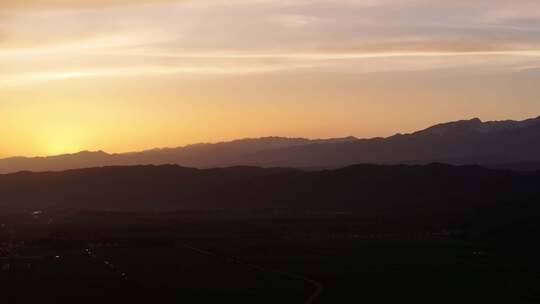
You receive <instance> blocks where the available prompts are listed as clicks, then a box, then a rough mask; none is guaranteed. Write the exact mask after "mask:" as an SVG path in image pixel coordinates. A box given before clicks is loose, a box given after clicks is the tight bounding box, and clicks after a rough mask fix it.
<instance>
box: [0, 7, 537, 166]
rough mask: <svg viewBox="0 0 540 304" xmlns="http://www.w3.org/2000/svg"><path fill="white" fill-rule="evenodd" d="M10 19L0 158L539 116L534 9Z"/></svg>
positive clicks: (44, 13)
mask: <svg viewBox="0 0 540 304" xmlns="http://www.w3.org/2000/svg"><path fill="white" fill-rule="evenodd" d="M133 2H134V1H113V0H80V1H67V0H66V1H58V0H56V1H55V0H39V1H38V0H36V1H11V0H8V1H2V2H1V3H0V119H2V122H3V127H2V128H1V129H0V142H2V146H1V148H0V156H2V157H7V156H14V155H28V156H32V155H51V154H61V153H71V152H77V151H80V150H105V151H108V152H125V151H133V150H144V149H150V148H154V147H166V146H168V147H171V146H179V145H185V144H189V143H195V142H213V141H220V140H228V139H234V138H244V137H260V136H270V135H276V136H291V137H297V136H302V137H311V138H319V137H334V136H347V135H354V136H357V137H372V136H387V135H391V134H394V133H396V132H408V131H412V130H417V129H419V128H421V127H426V126H428V125H430V124H432V123H434V122H439V121H449V120H455V119H465V118H472V117H481V118H482V119H484V120H496V119H505V118H513V119H523V118H527V117H534V116H538V115H539V114H540V99H539V97H540V94H539V90H538V83H539V80H540V3H539V2H538V1H535V0H517V1H502V0H472V1H459V0H458V1H443V0H440V1H439V0H436V1H427V0H342V1H330V0H313V1H304V0H291V1H277V0H251V1H248V0H233V1H220V0H196V1H195V0H178V1H174V0H170V1H150V0H148V1H135V3H136V4H133Z"/></svg>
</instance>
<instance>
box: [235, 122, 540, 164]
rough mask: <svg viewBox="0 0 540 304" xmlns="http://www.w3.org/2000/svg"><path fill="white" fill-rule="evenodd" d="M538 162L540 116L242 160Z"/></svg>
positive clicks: (446, 126) (288, 150) (466, 124)
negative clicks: (525, 119)
mask: <svg viewBox="0 0 540 304" xmlns="http://www.w3.org/2000/svg"><path fill="white" fill-rule="evenodd" d="M539 160H540V118H537V119H533V120H527V121H523V122H514V121H507V122H486V123H482V122H481V121H480V120H479V119H473V120H468V121H459V122H454V123H448V124H441V125H437V126H434V127H431V128H428V129H425V130H422V131H419V132H416V133H412V134H405V135H401V134H398V135H395V136H392V137H388V138H375V139H363V140H357V141H354V142H349V143H336V144H314V145H304V146H297V147H290V148H284V149H275V150H267V151H261V152H258V153H256V154H254V155H251V156H250V157H247V158H245V163H246V164H250V165H265V166H295V167H311V166H318V167H321V166H322V167H325V166H328V167H332V166H343V165H350V164H354V163H430V162H444V163H450V164H503V163H516V162H520V163H523V162H532V161H539Z"/></svg>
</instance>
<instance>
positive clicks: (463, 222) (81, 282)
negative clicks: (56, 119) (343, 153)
mask: <svg viewBox="0 0 540 304" xmlns="http://www.w3.org/2000/svg"><path fill="white" fill-rule="evenodd" d="M539 176H540V174H537V173H534V172H528V173H515V172H511V171H495V170H488V169H483V168H480V167H451V166H444V165H429V166H354V167H349V168H345V169H340V170H332V171H319V172H302V171H296V170H289V169H267V170H263V169H257V168H229V169H214V170H195V169H187V168H180V167H175V166H164V167H132V168H99V169H87V170H77V171H69V172H60V173H40V174H35V173H19V174H13V175H4V176H0V192H1V194H2V202H1V204H2V210H5V212H3V213H2V214H0V244H1V245H0V292H1V294H2V299H5V300H6V301H7V302H6V303H99V302H101V303H148V302H155V303H169V302H171V303H177V302H178V303H361V302H376V303H395V302H414V303H475V302H476V303H538V302H539V301H540V287H539V286H540V263H539V262H538V259H537V257H538V254H539V253H540V246H538V245H539V244H540V243H539V242H538V232H539V230H540V229H538V228H539V225H538V223H539V220H540V208H539V207H538V202H539V200H538V198H539V195H538V194H539V193H540V187H539V185H540V183H539V180H540V179H539ZM17 193H18V194H19V195H17ZM105 206H109V208H108V209H109V210H107V211H104V210H106V209H105ZM99 210H101V211H99Z"/></svg>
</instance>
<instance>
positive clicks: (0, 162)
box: [0, 137, 356, 173]
mask: <svg viewBox="0 0 540 304" xmlns="http://www.w3.org/2000/svg"><path fill="white" fill-rule="evenodd" d="M353 140H356V138H353V137H346V138H335V139H315V140H309V139H304V138H283V137H266V138H257V139H242V140H235V141H231V142H222V143H216V144H196V145H189V146H185V147H179V148H167V149H154V150H148V151H143V152H134V153H122V154H107V153H105V152H102V151H98V152H89V151H84V152H80V153H76V154H67V155H58V156H51V157H35V158H26V157H14V158H6V159H0V173H10V172H18V171H36V172H43V171H62V170H69V169H77V168H91V167H100V166H120V165H123V166H126V165H150V164H154V165H160V164H180V165H183V166H190V167H200V168H211V167H218V166H230V165H233V164H239V165H241V164H242V159H243V157H244V156H245V155H250V154H253V153H256V152H258V151H263V150H269V149H276V148H286V147H294V146H300V145H306V144H310V143H338V142H348V141H353Z"/></svg>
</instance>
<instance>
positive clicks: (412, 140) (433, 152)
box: [0, 117, 540, 173]
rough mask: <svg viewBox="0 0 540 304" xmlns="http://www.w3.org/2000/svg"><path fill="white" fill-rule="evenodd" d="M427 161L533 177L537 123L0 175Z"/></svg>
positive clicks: (148, 155) (10, 165)
mask: <svg viewBox="0 0 540 304" xmlns="http://www.w3.org/2000/svg"><path fill="white" fill-rule="evenodd" d="M432 162H440V163H447V164H455V165H464V164H480V165H484V166H490V167H497V168H514V169H517V170H529V167H528V166H527V164H530V165H531V167H530V170H534V169H536V168H538V164H539V163H540V117H537V118H532V119H527V120H524V121H513V120H506V121H488V122H482V121H481V120H480V119H479V118H474V119H470V120H461V121H455V122H449V123H443V124H438V125H434V126H432V127H429V128H426V129H424V130H420V131H417V132H414V133H411V134H396V135H394V136H390V137H387V138H371V139H358V138H355V137H343V138H332V139H305V138H285V137H264V138H247V139H240V140H235V141H230V142H220V143H201V144H194V145H188V146H184V147H178V148H164V149H152V150H147V151H142V152H131V153H122V154H108V153H105V152H103V151H97V152H89V151H83V152H80V153H76V154H67V155H58V156H51V157H35V158H26V157H13V158H7V159H1V160H0V173H9V172H17V171H62V170H68V169H77V168H89V167H102V166H130V165H161V164H178V165H182V166H187V167H196V168H212V167H227V166H259V167H293V168H337V167H343V166H348V165H352V164H357V163H371V164H400V163H402V164H427V163H432Z"/></svg>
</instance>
